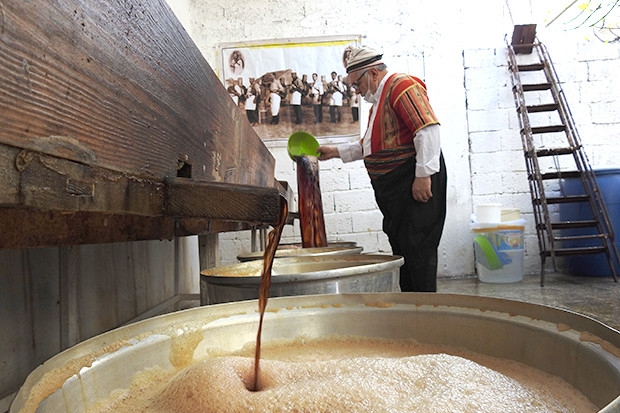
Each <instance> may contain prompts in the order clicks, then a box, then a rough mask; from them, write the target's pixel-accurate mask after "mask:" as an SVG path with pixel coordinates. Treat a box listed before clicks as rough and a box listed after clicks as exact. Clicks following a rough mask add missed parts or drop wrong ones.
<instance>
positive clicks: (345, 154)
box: [338, 141, 364, 162]
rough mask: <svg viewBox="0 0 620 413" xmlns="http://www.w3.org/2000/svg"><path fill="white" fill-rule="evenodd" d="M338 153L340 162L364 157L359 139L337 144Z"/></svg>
mask: <svg viewBox="0 0 620 413" xmlns="http://www.w3.org/2000/svg"><path fill="white" fill-rule="evenodd" d="M338 155H339V156H340V159H342V162H353V161H358V160H360V159H363V158H364V154H363V152H362V145H361V143H360V141H355V142H347V143H342V144H340V145H338Z"/></svg>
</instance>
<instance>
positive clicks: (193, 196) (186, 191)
mask: <svg viewBox="0 0 620 413" xmlns="http://www.w3.org/2000/svg"><path fill="white" fill-rule="evenodd" d="M282 202H285V200H284V198H283V197H282V196H280V195H279V191H278V189H276V188H259V187H251V186H245V185H227V184H219V183H217V182H197V181H195V180H190V179H184V178H169V179H167V180H166V207H165V208H166V214H167V215H175V216H183V217H200V216H204V215H205V214H206V213H208V214H209V216H210V217H211V218H212V219H214V220H218V219H225V220H226V219H230V215H231V214H230V210H233V211H236V212H237V217H236V219H237V220H239V221H242V222H248V223H251V222H257V223H272V224H275V223H277V220H278V217H279V214H280V211H281V203H282Z"/></svg>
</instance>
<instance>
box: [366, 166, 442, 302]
mask: <svg viewBox="0 0 620 413" xmlns="http://www.w3.org/2000/svg"><path fill="white" fill-rule="evenodd" d="M440 165H441V168H440V171H439V172H437V173H436V174H434V175H432V176H431V190H432V192H433V197H432V198H431V199H430V200H429V201H428V202H426V203H424V202H417V201H415V200H414V199H413V195H412V194H411V185H412V184H413V180H414V178H415V157H412V158H411V159H410V160H408V161H407V162H406V163H405V164H404V165H401V166H399V167H398V168H396V169H395V170H393V171H391V172H389V173H387V174H385V175H382V176H380V177H378V178H375V179H374V180H373V181H372V186H373V189H374V191H375V199H376V200H377V204H378V205H379V209H380V210H381V212H382V213H383V231H384V232H385V233H386V234H387V236H388V239H389V241H390V245H391V246H392V253H393V254H394V255H402V256H403V257H404V258H405V263H404V265H403V266H402V267H401V268H400V289H401V291H430V292H435V291H437V248H438V246H439V241H440V240H441V234H442V232H443V226H444V221H445V218H446V193H447V176H446V165H445V163H444V159H443V154H442V155H441V157H440Z"/></svg>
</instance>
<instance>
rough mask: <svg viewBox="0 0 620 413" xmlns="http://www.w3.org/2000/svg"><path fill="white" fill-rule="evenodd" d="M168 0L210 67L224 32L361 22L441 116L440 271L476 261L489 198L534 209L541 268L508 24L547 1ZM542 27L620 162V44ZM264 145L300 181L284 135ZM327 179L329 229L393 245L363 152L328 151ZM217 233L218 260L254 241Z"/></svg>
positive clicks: (531, 254) (294, 31) (610, 159)
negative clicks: (478, 212) (476, 219)
mask: <svg viewBox="0 0 620 413" xmlns="http://www.w3.org/2000/svg"><path fill="white" fill-rule="evenodd" d="M169 1H170V3H171V4H172V5H173V8H174V9H175V11H176V10H177V9H178V10H179V14H180V15H181V16H182V21H183V23H184V25H185V26H186V27H189V29H188V32H189V33H190V35H191V36H192V38H194V39H195V41H196V43H197V45H198V46H199V48H200V49H201V50H202V52H203V54H204V56H205V58H206V59H207V61H208V62H209V63H210V64H211V65H212V66H213V67H217V60H216V59H217V56H216V45H217V44H218V43H222V42H236V41H252V40H260V39H274V38H296V37H309V36H325V35H330V36H332V35H338V34H347V35H349V34H352V33H360V34H362V35H363V36H364V43H365V44H368V45H371V46H373V47H377V48H379V49H382V50H383V52H384V57H385V60H386V61H387V62H388V63H389V65H390V68H391V69H394V70H402V71H409V72H410V73H412V74H415V75H419V76H422V77H424V80H425V81H426V83H427V85H428V89H429V96H430V99H431V103H432V104H433V107H434V109H435V111H436V113H437V115H438V116H439V118H440V121H441V122H442V146H443V149H444V156H445V158H446V163H447V166H448V193H449V197H448V217H447V220H446V227H445V231H444V236H443V238H442V243H441V245H440V268H439V273H440V275H443V276H458V275H467V274H472V273H473V271H474V265H473V264H474V258H473V247H472V237H471V232H470V229H469V218H470V215H471V213H472V211H473V207H474V206H475V205H477V204H480V203H488V202H501V203H502V205H504V206H506V207H515V208H520V209H521V211H522V212H523V216H524V217H525V218H526V219H527V227H526V261H525V270H526V272H538V271H539V267H540V259H539V256H538V243H537V239H536V236H535V232H534V229H533V222H532V216H531V206H530V194H529V188H528V185H527V179H526V175H525V162H524V159H523V154H522V152H521V138H520V135H519V125H518V120H517V117H516V113H515V108H514V101H513V97H512V92H511V89H510V88H511V83H510V77H509V75H508V72H507V63H506V51H505V49H504V35H505V34H508V35H509V36H510V35H511V33H512V27H513V22H512V21H511V20H510V18H511V17H514V18H516V19H518V21H517V23H532V22H533V21H531V19H532V16H539V17H540V18H541V21H542V14H538V15H537V14H536V13H537V12H538V11H539V10H534V11H530V10H529V7H540V10H546V9H549V7H551V6H548V5H547V4H546V2H544V1H542V0H541V1H540V2H538V1H537V2H535V4H532V2H523V1H520V0H518V1H514V0H509V1H507V2H489V1H488V0H472V1H468V2H462V1H460V0H440V1H438V2H423V1H421V0H412V1H408V2H399V1H396V0H389V1H385V2H379V3H377V2H376V1H371V0H341V1H339V2H336V3H334V2H327V1H323V0H318V1H316V0H315V1H312V2H310V1H305V0H290V1H288V2H286V4H284V3H282V2H280V1H276V0H256V1H253V2H242V1H228V2H223V1H219V0H204V1H201V2H195V1H193V0H169ZM506 4H509V5H510V7H511V11H510V13H508V11H507V9H506ZM549 4H551V5H553V4H552V3H549ZM520 7H526V8H527V10H519V8H520ZM480 10H484V11H485V12H484V13H480ZM292 11H293V12H292ZM342 16H346V18H342ZM419 16H424V18H422V19H420V18H419ZM517 16H519V17H517ZM523 19H525V20H523ZM528 19H530V20H528ZM534 22H535V21H534ZM538 31H539V33H538V34H539V38H540V39H541V40H542V41H543V42H544V43H545V44H546V45H547V46H548V47H549V51H550V54H551V57H552V59H553V61H554V63H555V65H556V69H557V71H558V74H559V76H560V80H561V81H562V85H563V89H564V92H565V94H566V97H567V99H568V102H569V105H570V107H571V110H572V112H573V115H574V117H575V120H576V122H577V125H578V128H579V131H580V134H581V137H582V140H583V142H584V145H585V147H586V150H587V152H588V156H589V159H590V161H591V163H592V165H593V167H595V168H605V167H617V166H618V165H619V163H620V162H619V161H618V159H620V145H618V144H617V143H616V142H618V139H619V138H618V130H620V128H619V126H620V125H619V123H620V98H619V96H620V93H619V92H620V82H618V80H617V79H616V78H615V77H614V75H615V74H616V71H617V67H618V64H619V60H620V45H618V44H601V43H596V42H590V43H588V42H585V41H584V40H583V36H580V35H576V34H570V35H569V34H567V33H566V32H556V31H553V28H552V27H551V28H549V29H545V28H544V24H539V25H538ZM422 56H424V58H423V59H422ZM267 146H268V147H269V148H270V150H271V152H272V154H273V155H274V157H275V159H276V177H277V178H278V179H280V180H285V181H288V182H289V184H290V185H291V187H292V188H293V189H295V190H296V174H295V166H294V164H293V163H292V161H291V160H290V159H289V158H288V155H287V154H286V148H285V145H283V144H282V143H278V142H268V143H267ZM320 180H321V189H322V198H323V205H324V213H325V221H326V225H327V228H328V238H329V239H330V240H333V241H354V242H357V243H358V245H361V246H363V247H364V251H365V252H383V253H389V252H390V248H389V244H388V243H387V239H386V237H385V235H384V234H383V232H382V231H381V214H380V212H379V211H378V210H377V209H376V205H375V204H374V195H373V192H372V189H371V187H370V184H369V180H368V176H367V174H366V172H365V170H364V167H363V164H362V163H361V162H354V163H351V164H343V163H342V162H340V161H338V160H334V161H330V162H324V163H321V169H320ZM293 210H296V206H295V207H294V209H293ZM299 240H300V237H299V229H298V225H294V226H288V227H287V228H286V229H285V231H284V234H283V242H299ZM220 245H221V251H220V253H221V257H222V264H228V263H231V262H235V259H236V255H237V254H239V253H241V252H247V251H249V246H250V243H249V234H248V233H247V232H246V233H231V234H221V236H220Z"/></svg>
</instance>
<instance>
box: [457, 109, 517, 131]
mask: <svg viewBox="0 0 620 413" xmlns="http://www.w3.org/2000/svg"><path fill="white" fill-rule="evenodd" d="M511 112H512V111H511ZM508 116H509V111H508V110H507V109H496V110H484V111H482V110H477V111H469V113H468V121H469V130H470V132H485V131H496V130H502V129H504V128H506V125H508Z"/></svg>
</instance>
